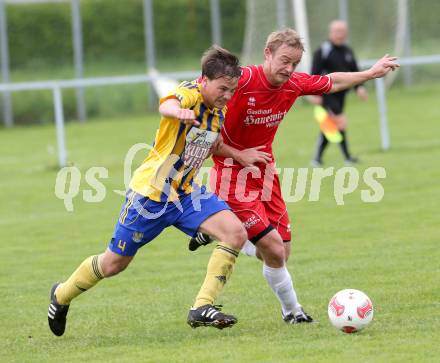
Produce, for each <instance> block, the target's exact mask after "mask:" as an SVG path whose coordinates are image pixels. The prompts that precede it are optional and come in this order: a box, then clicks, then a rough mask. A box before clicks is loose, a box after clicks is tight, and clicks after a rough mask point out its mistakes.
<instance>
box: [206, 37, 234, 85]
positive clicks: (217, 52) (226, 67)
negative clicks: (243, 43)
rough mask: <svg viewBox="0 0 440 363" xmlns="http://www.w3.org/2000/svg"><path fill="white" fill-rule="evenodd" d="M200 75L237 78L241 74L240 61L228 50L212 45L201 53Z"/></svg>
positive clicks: (211, 77)
mask: <svg viewBox="0 0 440 363" xmlns="http://www.w3.org/2000/svg"><path fill="white" fill-rule="evenodd" d="M201 63H202V76H206V77H208V78H209V79H217V78H220V77H230V78H238V77H240V75H241V69H240V61H239V60H238V58H237V57H236V56H235V55H234V54H232V53H231V52H229V51H228V50H226V49H224V48H222V47H219V46H218V45H213V46H212V47H210V48H208V49H207V50H206V51H205V53H203V56H202V59H201Z"/></svg>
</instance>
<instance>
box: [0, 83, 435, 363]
mask: <svg viewBox="0 0 440 363" xmlns="http://www.w3.org/2000/svg"><path fill="white" fill-rule="evenodd" d="M439 91H440V88H439V86H438V85H428V86H424V87H422V86H419V87H415V88H412V89H394V90H391V91H390V93H389V103H388V107H389V116H390V127H391V130H390V131H391V139H392V149H391V150H390V151H389V152H386V153H384V152H381V151H380V143H379V133H378V125H377V124H378V121H377V109H376V106H375V97H374V95H371V99H370V101H369V102H368V103H360V102H358V101H357V100H355V99H354V98H351V99H350V101H349V107H348V109H347V113H348V115H349V118H350V119H351V124H350V128H349V131H350V142H351V146H352V149H353V151H354V153H355V154H356V155H358V156H359V157H360V159H361V160H362V163H361V164H359V166H358V168H359V171H360V172H361V173H362V172H363V171H364V169H366V168H367V167H369V166H382V167H384V168H385V169H386V172H387V178H386V179H385V180H382V184H383V186H384V189H385V196H384V199H383V200H382V201H381V202H379V203H370V204H367V203H363V202H362V201H361V198H360V189H362V187H364V186H365V185H362V184H361V187H360V188H359V189H358V190H357V191H355V192H354V193H353V194H352V195H350V196H348V197H347V198H346V199H345V205H344V206H337V205H336V203H335V200H334V197H333V180H334V179H332V178H329V179H326V180H325V181H324V183H323V188H322V190H321V195H320V200H319V201H318V202H308V201H307V198H304V199H303V200H302V201H301V202H298V203H291V204H289V205H288V209H289V212H290V215H291V218H292V219H293V224H294V248H293V252H292V256H291V259H290V260H289V262H288V266H289V269H290V271H291V272H292V273H293V276H294V281H295V287H296V290H297V292H298V295H299V297H300V300H301V302H302V304H303V305H304V306H305V308H306V310H307V311H308V312H310V313H311V314H312V315H313V316H314V317H315V318H316V319H318V320H319V321H320V323H319V324H316V325H313V326H287V325H286V324H284V323H283V321H282V320H281V318H280V311H279V310H280V309H279V305H278V302H277V301H276V299H275V297H274V296H273V295H272V292H271V291H270V290H269V288H268V286H267V285H266V282H265V280H264V279H263V277H262V274H261V264H260V262H258V261H256V260H254V259H251V258H247V257H246V256H241V257H240V258H239V260H238V263H237V265H236V269H235V273H234V275H233V278H232V280H231V282H230V283H229V284H228V286H227V287H226V289H225V290H224V292H223V294H222V296H221V297H220V300H219V303H223V304H224V305H225V311H227V312H232V313H234V314H236V315H237V316H238V317H239V323H238V324H237V325H236V326H235V327H234V328H232V329H227V330H223V331H219V330H216V329H203V328H199V329H196V330H192V329H190V328H189V327H188V326H187V325H186V322H185V320H186V315H187V311H188V308H189V306H190V305H191V304H192V302H193V298H194V297H195V295H196V293H197V291H198V288H199V286H200V284H201V282H202V279H203V277H204V273H205V267H206V263H207V260H208V257H209V254H210V252H211V249H212V248H211V247H205V248H204V249H203V250H200V251H198V252H197V253H194V254H192V253H190V252H189V251H188V250H187V247H186V245H187V237H186V236H185V235H183V234H182V233H181V232H179V231H177V230H175V229H172V228H170V229H169V230H167V231H166V232H164V233H163V234H162V235H161V236H160V237H159V238H158V239H157V240H155V241H154V242H152V243H151V244H150V245H148V246H146V247H144V248H143V249H142V250H141V251H140V252H139V253H138V255H137V257H136V259H135V260H134V262H133V263H132V265H131V266H130V267H129V268H128V269H127V270H126V271H125V272H124V273H122V274H121V275H120V276H117V277H115V278H112V279H109V280H107V281H104V282H101V283H100V285H98V286H97V287H96V288H94V289H93V290H91V291H90V292H88V293H86V294H83V295H82V296H80V297H79V298H78V299H77V300H75V301H74V303H73V304H72V306H71V310H70V313H69V319H68V327H67V332H66V334H65V335H64V336H63V337H61V338H57V337H55V336H53V335H52V334H51V332H50V331H49V329H48V327H47V305H48V302H49V296H48V295H49V289H50V287H51V285H52V283H53V282H55V281H57V280H63V279H65V278H67V277H68V276H69V275H70V273H71V272H72V271H73V270H74V269H75V268H76V267H77V265H78V264H79V263H80V262H81V261H82V260H83V259H84V258H85V257H87V256H89V255H91V254H95V253H99V252H101V251H103V250H104V248H105V247H106V244H107V242H108V240H109V238H110V237H111V234H112V231H113V226H114V223H115V222H116V218H117V216H118V213H119V209H120V206H121V204H122V202H123V199H122V197H121V196H119V195H117V194H116V193H114V192H113V190H114V189H123V188H124V187H123V171H122V165H123V160H124V157H125V154H126V152H127V150H128V149H129V148H130V147H131V146H132V145H133V144H135V143H137V142H151V141H152V140H153V138H154V131H155V128H156V125H157V116H156V115H149V116H145V117H138V118H128V117H127V118H125V119H113V120H96V121H94V122H89V123H86V124H84V125H80V124H77V123H71V124H69V125H68V126H67V130H66V131H67V143H68V150H69V160H70V161H71V162H72V163H73V164H74V165H76V166H77V167H78V168H79V169H80V170H81V172H82V175H83V179H82V183H81V185H80V192H81V194H79V195H78V196H77V197H76V198H75V199H74V201H73V204H74V211H73V212H67V211H66V210H65V208H64V205H63V202H62V201H61V200H59V199H57V198H56V197H55V195H54V185H55V179H56V175H57V170H56V155H55V154H54V152H53V151H52V150H53V148H54V147H55V130H54V128H53V127H52V126H39V127H37V126H36V127H28V128H15V129H11V130H0V151H1V153H0V173H1V178H0V186H1V193H0V212H1V214H0V215H1V219H0V226H1V227H0V239H1V241H2V242H1V254H0V296H1V309H0V320H1V321H0V326H1V329H0V339H1V349H0V361H1V362H32V363H34V362H57V361H62V362H80V361H84V362H86V361H87V362H107V363H108V362H164V363H169V362H240V363H242V362H314V363H316V362H417V363H419V362H435V361H437V362H438V361H439V356H440V349H439V345H438V342H439V340H440V333H439V327H440V314H439V310H440V289H439V282H440V271H439V270H440V265H439V261H440V252H439V247H438V242H439V239H440V230H439V219H438V203H439V201H440V188H439V180H440V169H439V159H440V139H439V131H440V126H439V123H438V122H439V120H440V108H439V107H438V94H439ZM351 97H352V96H351ZM295 108H296V110H295V111H293V112H290V114H289V115H288V116H287V117H286V119H285V120H284V122H283V124H282V125H281V127H280V130H279V132H278V136H277V139H276V148H275V152H276V155H277V156H278V165H279V166H282V167H307V166H308V163H309V160H310V158H311V156H312V154H313V149H314V145H315V140H316V136H317V132H318V131H317V127H316V124H315V122H314V121H313V120H312V110H311V108H310V107H308V106H307V107H306V106H305V105H303V104H298V105H297V106H296V107H295ZM141 159H142V155H140V154H139V155H138V157H137V158H136V160H137V162H139V161H140V160H141ZM341 160H342V159H341V156H340V154H339V150H337V148H336V147H334V146H333V147H332V148H331V149H330V150H329V152H328V153H327V155H326V158H325V162H326V166H335V167H341V166H342V165H343V164H342V161H341ZM92 166H104V167H106V168H107V169H108V170H109V178H108V179H105V180H103V181H102V182H103V184H104V185H105V187H106V190H107V195H106V198H105V199H104V200H103V201H102V202H101V203H96V204H92V203H86V202H84V201H83V200H82V191H84V190H85V189H90V187H89V186H88V185H87V184H86V183H85V181H84V174H85V172H86V170H87V169H88V168H89V167H92ZM307 192H308V189H307ZM348 287H351V288H357V289H360V290H363V291H365V292H366V293H367V294H368V295H369V296H370V298H371V299H372V300H373V303H374V306H375V317H374V321H373V323H372V324H371V326H369V327H368V328H367V329H366V330H365V331H363V332H361V333H359V334H354V335H345V334H343V333H341V332H339V331H337V330H335V329H334V328H333V327H332V326H331V325H330V323H329V321H328V318H327V303H328V300H329V299H330V297H331V296H332V295H333V294H334V293H335V292H336V291H338V290H340V289H343V288H348Z"/></svg>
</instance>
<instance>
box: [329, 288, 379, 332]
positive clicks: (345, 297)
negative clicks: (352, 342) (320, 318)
mask: <svg viewBox="0 0 440 363" xmlns="http://www.w3.org/2000/svg"><path fill="white" fill-rule="evenodd" d="M328 317H329V318H330V321H331V323H332V324H333V326H334V327H335V328H336V329H339V330H342V331H343V332H344V333H355V332H358V331H360V330H362V329H364V328H365V327H366V326H367V325H368V324H370V322H371V320H373V303H372V302H371V300H370V299H369V297H368V296H367V295H365V294H364V293H363V292H362V291H359V290H355V289H345V290H341V291H339V292H337V293H336V294H335V295H334V296H333V297H332V298H331V299H330V302H329V303H328Z"/></svg>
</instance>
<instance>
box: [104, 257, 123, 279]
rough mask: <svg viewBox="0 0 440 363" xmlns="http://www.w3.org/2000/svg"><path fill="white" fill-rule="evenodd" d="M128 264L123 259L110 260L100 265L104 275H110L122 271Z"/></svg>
mask: <svg viewBox="0 0 440 363" xmlns="http://www.w3.org/2000/svg"><path fill="white" fill-rule="evenodd" d="M127 266H128V264H127V263H126V262H125V261H111V262H107V263H103V264H102V265H101V268H102V272H103V273H104V276H105V277H112V276H115V275H117V274H118V273H120V272H122V271H124V270H125V269H126V268H127Z"/></svg>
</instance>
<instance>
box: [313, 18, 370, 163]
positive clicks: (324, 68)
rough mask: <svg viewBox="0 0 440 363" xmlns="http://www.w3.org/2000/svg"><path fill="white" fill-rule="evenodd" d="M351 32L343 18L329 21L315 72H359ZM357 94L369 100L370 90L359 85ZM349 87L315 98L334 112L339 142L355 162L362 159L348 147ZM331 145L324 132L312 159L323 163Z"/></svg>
mask: <svg viewBox="0 0 440 363" xmlns="http://www.w3.org/2000/svg"><path fill="white" fill-rule="evenodd" d="M347 36H348V27H347V24H346V23H345V22H344V21H342V20H334V21H332V22H331V23H330V25H329V34H328V40H326V41H325V42H324V43H322V44H321V46H320V47H319V48H318V49H317V50H316V51H315V52H314V53H313V64H312V72H311V73H312V74H320V75H325V74H328V73H332V72H357V71H358V70H359V69H358V65H357V63H356V59H355V57H354V54H353V51H352V49H351V48H350V47H349V46H348V45H347V44H345V43H346V41H347ZM355 90H356V94H357V95H358V96H359V98H360V99H362V100H363V101H366V100H367V99H368V93H367V90H366V88H365V87H364V86H362V85H358V86H356V87H355ZM346 93H347V91H342V92H337V93H332V94H326V95H324V96H313V98H312V102H313V103H315V104H320V105H322V106H323V107H324V108H325V109H326V111H327V112H329V113H330V115H331V117H332V119H333V120H334V122H335V123H336V126H337V127H338V129H339V131H340V133H341V134H342V141H341V142H340V144H339V146H340V148H341V151H342V153H343V155H344V159H345V163H346V164H353V163H356V162H357V161H358V159H357V158H355V157H353V156H351V154H350V152H349V151H348V143H347V131H346V128H347V118H346V116H345V115H344V101H345V95H346ZM327 145H328V140H327V139H326V138H325V136H324V134H323V133H322V132H321V133H320V135H319V140H318V143H317V148H316V153H315V157H314V159H313V160H312V165H313V166H321V165H322V155H323V153H324V150H325V148H326V147H327Z"/></svg>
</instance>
